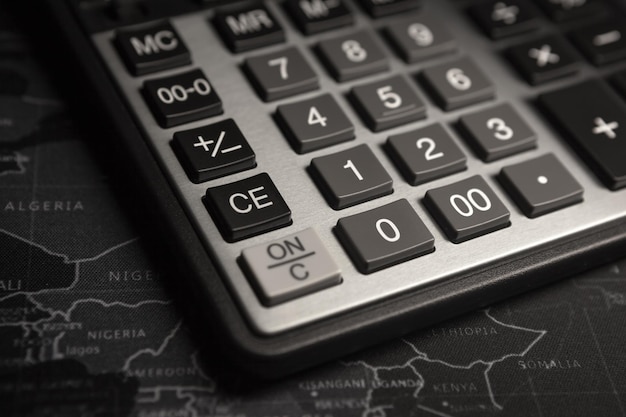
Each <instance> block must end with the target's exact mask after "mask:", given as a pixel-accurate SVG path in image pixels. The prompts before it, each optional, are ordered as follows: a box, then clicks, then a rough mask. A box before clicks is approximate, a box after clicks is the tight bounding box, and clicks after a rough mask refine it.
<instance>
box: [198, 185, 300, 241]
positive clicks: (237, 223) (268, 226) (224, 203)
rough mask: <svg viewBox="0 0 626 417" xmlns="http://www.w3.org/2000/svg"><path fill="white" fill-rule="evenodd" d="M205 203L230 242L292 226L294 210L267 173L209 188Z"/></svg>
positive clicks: (223, 234)
mask: <svg viewBox="0 0 626 417" xmlns="http://www.w3.org/2000/svg"><path fill="white" fill-rule="evenodd" d="M204 203H205V205H206V207H207V209H208V211H209V213H210V214H211V217H213V220H214V221H215V224H216V225H217V227H218V228H219V229H220V232H221V233H222V236H223V237H224V239H225V240H226V241H228V242H235V241H238V240H241V239H245V238H247V237H250V236H254V235H258V234H261V233H265V232H268V231H270V230H274V229H278V228H280V227H284V226H288V225H290V224H291V210H289V207H287V203H285V200H283V198H282V197H281V195H280V193H279V192H278V190H277V189H276V186H275V185H274V183H273V182H272V180H271V179H270V176H269V175H267V174H266V173H261V174H258V175H255V176H253V177H250V178H246V179H243V180H240V181H236V182H232V183H230V184H226V185H220V186H217V187H212V188H209V189H207V190H206V195H205V198H204Z"/></svg>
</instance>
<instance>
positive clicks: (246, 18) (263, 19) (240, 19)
mask: <svg viewBox="0 0 626 417" xmlns="http://www.w3.org/2000/svg"><path fill="white" fill-rule="evenodd" d="M226 23H227V24H228V26H229V27H230V30H231V31H232V32H233V33H234V34H235V36H241V35H249V34H250V33H255V32H260V31H261V30H263V27H266V28H268V29H269V28H271V27H273V26H274V22H273V21H272V19H271V18H270V17H269V16H268V15H267V13H266V12H265V10H262V9H257V10H250V11H249V12H246V13H241V14H239V15H238V16H237V17H235V16H228V17H226Z"/></svg>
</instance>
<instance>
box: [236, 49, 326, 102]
mask: <svg viewBox="0 0 626 417" xmlns="http://www.w3.org/2000/svg"><path fill="white" fill-rule="evenodd" d="M245 68H246V71H247V73H248V75H249V77H250V81H251V82H252V84H253V85H254V86H255V88H256V90H257V91H258V93H259V95H260V96H261V98H262V99H263V100H265V101H272V100H277V99H280V98H284V97H289V96H292V95H295V94H300V93H304V92H306V91H311V90H315V89H317V88H319V84H318V80H317V75H315V73H314V72H313V70H312V69H311V67H310V65H309V64H308V62H307V61H306V60H305V59H304V57H303V56H302V54H301V53H300V52H299V51H298V50H297V49H296V48H294V47H289V48H287V49H284V50H282V51H278V52H273V53H271V54H267V55H263V56H257V57H252V58H248V59H247V60H246V63H245Z"/></svg>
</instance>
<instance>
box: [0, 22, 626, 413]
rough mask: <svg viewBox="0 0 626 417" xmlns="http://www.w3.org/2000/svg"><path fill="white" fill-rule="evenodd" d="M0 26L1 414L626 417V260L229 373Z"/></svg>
mask: <svg viewBox="0 0 626 417" xmlns="http://www.w3.org/2000/svg"><path fill="white" fill-rule="evenodd" d="M3 19H4V20H3ZM0 22H2V23H3V24H2V25H0V26H1V27H3V28H5V29H3V30H2V31H0V335H1V337H0V415H2V416H138V417H169V416H189V417H191V416H199V417H200V416H207V417H208V416H216V417H217V416H219V417H257V416H258V417H287V416H289V417H291V416H293V417H331V416H355V417H357V416H358V417H392V416H398V417H407V416H489V415H503V416H504V415H506V416H588V415H599V416H624V415H626V353H625V352H626V332H625V331H624V329H626V259H625V260H622V261H620V262H617V263H615V264H612V265H607V266H605V267H602V268H599V269H597V270H595V271H591V272H589V273H587V274H584V275H580V276H577V277H575V278H572V279H569V280H565V281H562V282H560V283H557V284H554V285H551V286H548V287H545V288H543V289H540V290H537V291H534V292H532V293H530V294H527V295H524V296H521V297H517V298H515V299H511V300H508V301H506V302H504V303H500V304H498V305H494V306H492V307H491V308H489V309H487V310H481V311H476V312H474V313H471V314H469V315H465V316H462V317H460V318H458V319H456V320H453V321H449V322H445V323H441V324H439V325H437V326H435V327H432V328H429V329H426V330H423V331H420V332H416V333H414V334H412V335H410V336H407V337H405V338H403V339H399V340H396V341H393V342H391V343H387V344H385V345H382V346H378V347H376V348H372V349H370V350H367V351H364V352H360V353H358V354H355V355H352V356H350V357H345V358H342V359H341V360H338V361H336V362H333V363H329V364H327V365H324V366H321V367H318V368H316V369H313V370H310V371H306V372H302V373H300V374H297V375H295V376H293V377H290V378H287V379H284V380H281V381H274V382H267V381H266V382H261V381H254V380H248V379H246V378H244V377H240V376H238V375H237V374H236V373H233V372H230V371H229V369H230V366H231V365H229V364H228V363H227V362H225V361H224V360H223V358H221V357H220V355H219V354H218V353H216V352H214V351H213V349H212V346H211V340H210V337H216V336H209V340H208V341H207V340H204V339H203V338H200V337H198V334H197V332H194V330H193V329H194V328H193V326H191V325H189V324H188V323H187V321H186V320H185V319H184V318H183V315H182V314H181V312H180V300H179V299H178V298H177V297H174V296H173V295H172V292H171V291H170V289H169V288H170V287H171V282H172V281H173V280H175V278H176V277H171V276H168V275H167V274H166V273H165V272H163V271H164V270H163V269H162V268H160V267H159V266H158V265H159V263H158V262H157V261H156V260H155V259H154V257H153V255H152V254H151V252H150V251H149V250H148V245H147V243H146V241H145V238H144V237H142V235H141V233H140V231H139V228H137V227H136V225H135V224H134V223H133V221H132V216H130V215H129V214H128V210H127V209H126V206H127V205H128V204H129V202H126V201H122V200H121V199H120V197H119V194H118V193H117V192H116V184H115V183H113V182H112V181H111V176H110V175H109V173H110V172H111V170H112V169H116V168H115V166H112V165H111V164H114V162H111V161H106V160H102V159H101V158H100V159H99V158H98V155H97V152H96V151H94V148H93V147H92V146H91V145H90V143H89V140H88V138H87V137H86V136H87V135H86V134H85V132H84V131H82V130H80V129H78V128H77V126H76V123H74V121H73V120H72V118H71V117H70V116H69V111H68V109H67V107H66V105H65V103H64V101H63V99H62V96H61V95H60V94H59V93H58V91H57V90H56V89H55V88H54V85H55V84H54V80H51V79H49V78H48V74H47V72H46V71H44V69H42V67H41V64H39V63H38V62H37V61H36V60H35V59H34V58H33V52H32V51H31V50H30V48H29V46H28V44H27V42H26V41H25V40H24V39H23V37H22V36H21V35H20V33H19V31H18V30H17V29H15V28H14V27H11V25H10V22H9V21H8V20H7V18H6V16H4V15H0Z"/></svg>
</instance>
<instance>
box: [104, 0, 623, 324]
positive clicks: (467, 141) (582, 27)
mask: <svg viewBox="0 0 626 417" xmlns="http://www.w3.org/2000/svg"><path fill="white" fill-rule="evenodd" d="M556 3H558V2H556ZM556 3H555V4H556ZM590 3H595V2H590ZM242 4H244V8H242V7H241V5H242ZM422 4H423V6H424V7H423V8H421V6H422ZM533 4H539V5H541V1H540V0H534V1H532V2H522V1H517V0H509V1H507V0H504V1H497V2H496V1H482V2H481V1H466V2H454V1H443V0H442V1H439V0H434V1H428V2H427V1H423V2H422V1H415V0H400V1H388V0H385V1H384V2H381V1H369V0H367V1H366V0H363V1H359V0H332V1H331V0H319V1H318V0H315V1H313V0H311V1H308V0H303V1H295V0H294V1H291V0H286V1H282V2H274V1H260V2H246V3H244V2H241V3H236V4H228V5H224V7H219V8H211V7H207V8H204V9H203V10H202V11H198V12H195V13H189V14H185V15H181V16H173V17H171V19H169V20H160V21H158V22H155V23H151V24H147V25H141V26H139V25H138V26H129V27H128V28H120V29H118V30H115V31H113V30H111V31H106V32H103V33H98V34H96V35H94V40H95V41H96V44H97V46H98V48H99V49H100V50H101V51H102V52H103V58H104V59H103V62H105V64H106V65H108V66H109V68H111V69H112V72H113V75H114V76H115V77H116V78H117V79H118V81H119V86H120V90H121V91H123V93H124V94H125V95H126V96H127V98H128V101H129V108H132V109H133V110H134V112H135V116H136V119H137V121H138V124H139V125H140V126H141V129H142V130H143V131H144V132H145V133H146V136H147V139H148V143H149V146H150V147H151V149H152V150H153V151H154V152H155V154H156V155H157V158H156V159H157V160H158V161H159V162H160V163H161V164H162V167H163V169H164V172H166V175H167V176H168V178H169V179H170V180H171V181H172V184H173V185H174V187H175V188H177V191H176V192H177V193H178V197H179V200H180V201H181V202H182V205H183V207H184V209H185V210H186V212H187V213H188V214H189V217H190V219H191V221H192V222H193V223H194V224H195V225H196V226H197V231H198V235H199V236H200V239H201V240H202V242H203V243H204V244H205V245H206V246H207V248H208V251H209V252H211V253H212V254H213V255H214V258H215V261H216V263H217V264H218V267H219V269H220V270H222V271H223V276H224V278H225V280H226V281H228V284H229V288H230V289H231V290H232V294H233V296H234V298H236V299H237V302H238V303H239V304H240V306H241V307H242V312H243V313H244V314H245V315H246V316H247V317H248V319H249V321H250V322H251V323H252V326H253V327H254V329H255V331H258V332H259V334H265V335H272V334H276V333H280V332H284V331H287V330H289V329H293V328H297V327H299V326H303V325H307V324H309V323H312V322H315V321H317V320H320V319H323V318H325V317H329V316H331V315H339V314H341V313H342V312H344V311H346V310H347V309H353V308H358V307H360V306H363V305H365V304H375V303H376V302H377V301H378V300H380V298H382V297H389V298H391V297H393V296H395V295H397V294H399V293H402V292H411V291H415V290H416V289H417V288H419V287H421V286H425V285H430V284H434V285H437V284H439V283H442V282H444V281H445V280H446V279H448V278H449V277H454V276H456V275H457V274H458V273H459V272H463V271H465V270H466V269H467V267H468V265H467V262H468V259H471V262H473V263H472V265H473V266H476V267H481V266H483V265H486V264H490V263H497V262H499V261H500V260H502V259H503V258H504V257H507V256H510V255H511V254H515V253H517V252H518V251H519V247H520V245H523V246H525V247H528V248H534V247H537V246H538V245H541V244H545V243H550V242H551V241H553V240H554V239H553V238H554V236H568V234H570V233H571V231H572V230H574V229H577V230H580V229H581V228H582V229H588V228H590V227H593V226H594V225H597V224H601V222H603V221H605V219H606V218H609V217H610V216H613V217H614V216H615V213H616V212H619V211H620V210H621V212H620V213H622V214H618V215H620V216H621V215H623V213H624V212H623V210H624V209H623V207H625V206H626V205H625V204H624V200H623V194H619V193H623V190H622V189H623V188H624V187H625V186H626V180H625V179H624V178H626V176H625V173H624V172H623V170H622V169H621V167H622V165H623V164H621V162H619V157H618V156H617V155H623V154H624V152H623V149H622V148H623V146H622V145H623V141H622V140H621V136H620V135H621V133H620V132H621V129H622V128H623V127H624V126H626V120H624V118H623V117H622V116H623V113H624V111H623V108H624V106H626V104H624V99H625V98H626V87H623V91H621V90H620V85H625V86H626V82H622V79H624V77H623V73H624V71H626V67H624V59H622V58H620V55H619V53H614V52H613V50H612V49H611V50H609V49H610V48H609V46H610V47H611V48H615V49H616V50H617V51H619V50H620V45H621V43H620V41H618V40H615V39H616V35H615V33H614V32H619V33H620V34H621V27H614V26H602V24H604V23H607V22H609V21H606V20H601V19H595V20H594V19H588V18H586V17H584V16H581V15H576V14H570V15H569V16H566V20H568V23H567V25H566V26H564V27H563V28H561V25H560V24H555V23H552V22H551V19H552V18H553V17H554V18H555V19H557V20H558V19H560V17H555V16H552V15H551V14H550V13H546V10H547V9H546V8H544V5H541V6H542V7H541V8H540V9H537V10H535V8H534V7H533V6H532V5H533ZM246 5H251V6H246ZM359 6H361V7H359ZM474 6H476V7H474ZM479 6H481V7H483V18H484V19H483V21H482V23H481V20H480V18H479V17H478V15H477V12H475V10H478V9H479ZM296 9H299V11H300V12H302V13H304V14H301V15H300V17H297V13H296ZM485 10H486V11H487V12H489V13H486V12H485ZM590 10H592V9H590ZM364 11H366V12H365V13H364ZM370 13H371V14H370ZM592 15H593V13H592ZM303 16H304V17H305V19H302V17H303ZM371 16H375V17H376V19H373V18H372V17H371ZM594 16H596V17H598V15H594ZM379 17H380V19H378V18H379ZM485 22H487V23H488V24H485ZM605 28H606V29H605ZM296 29H297V30H296ZM544 29H547V30H544ZM592 29H593V30H592ZM140 30H144V31H146V32H145V33H143V32H142V33H140V32H139V31H140ZM565 30H567V31H565ZM586 30H588V31H594V32H597V34H595V35H594V37H593V38H589V36H591V35H589V33H590V32H589V33H587V32H586ZM481 31H483V32H485V33H487V36H488V37H489V38H491V39H486V37H485V36H484V34H483V33H481ZM169 32H171V33H172V34H175V36H174V35H169V34H168V33H169ZM158 33H162V34H161V35H158V36H160V41H159V42H157V34H158ZM317 34H319V36H318V35H317ZM128 35H133V36H134V37H135V38H136V39H139V40H141V41H142V43H141V45H139V44H137V42H136V41H133V42H135V44H137V45H139V46H141V48H140V49H139V50H141V51H144V52H145V53H144V56H143V57H144V58H146V59H147V58H148V55H150V59H151V60H154V62H157V61H158V60H157V56H160V57H162V58H167V57H166V53H165V51H166V50H167V48H168V47H169V46H167V43H168V42H170V44H174V43H175V44H176V48H179V47H180V48H181V49H180V51H184V49H183V47H184V48H185V49H186V51H187V52H188V56H187V57H186V58H185V59H181V58H176V59H173V58H172V60H171V61H170V64H171V65H172V66H171V67H167V68H166V67H165V66H163V67H158V66H157V67H155V68H159V69H158V70H156V69H155V70H154V71H161V70H163V71H165V70H166V69H167V72H162V73H159V74H154V73H153V75H150V76H148V77H143V76H142V75H141V74H142V73H141V71H143V70H138V71H136V70H134V69H133V67H132V65H129V64H128V61H129V59H128V57H127V56H124V52H122V50H121V48H120V46H119V45H118V44H119V42H120V40H121V39H122V38H123V37H124V36H128ZM546 35H549V36H546ZM564 35H566V36H567V37H565V36H564ZM583 35H584V36H586V37H587V40H589V39H591V42H592V43H593V42H594V39H596V38H597V37H598V36H600V38H599V40H597V39H596V41H595V43H598V42H600V43H602V44H603V45H599V46H598V45H596V46H597V48H596V51H594V52H590V51H587V50H586V49H585V46H583V42H582V41H581V40H580V39H579V37H580V36H583ZM504 38H506V39H504ZM174 39H176V42H174ZM620 39H621V38H620ZM553 41H554V42H553ZM127 42H128V41H127ZM538 43H540V44H538ZM544 44H547V45H548V46H549V50H547V49H544V48H543V45H544ZM130 45H131V46H132V43H131V44H130ZM573 46H576V49H578V50H579V51H580V52H581V53H582V55H584V56H585V57H586V58H587V59H588V60H589V61H590V62H591V63H592V64H594V65H603V68H602V69H601V70H602V76H603V78H605V79H607V80H610V82H611V83H612V86H614V87H616V89H617V90H618V91H621V92H622V93H624V94H623V95H618V94H616V93H615V92H614V91H611V90H610V89H609V87H608V85H605V86H604V87H601V88H599V89H598V88H596V87H585V88H582V87H581V86H585V85H586V84H585V83H582V81H583V79H586V78H594V75H593V74H594V71H596V72H597V70H596V69H594V68H593V67H592V66H591V65H590V64H589V63H588V62H586V61H585V60H582V59H581V57H579V55H578V53H577V51H576V49H575V48H573ZM132 47H133V48H134V46H132ZM603 47H606V48H603ZM176 48H174V47H172V50H176ZM532 48H534V49H536V50H537V51H535V52H532V53H531V50H532ZM148 50H150V54H148V53H147V51H148ZM516 50H519V51H522V52H520V55H519V56H520V57H522V58H523V59H521V58H520V59H518V60H516V59H515V58H514V56H515V53H514V52H515V51H516ZM136 51H137V49H135V52H136ZM551 54H552V55H551ZM554 54H556V55H558V58H555V57H554V56H553V55H554ZM184 55H185V54H184V53H181V54H180V56H184ZM531 55H533V56H531ZM505 57H506V58H508V60H507V59H503V58H505ZM168 59H169V58H168ZM524 59H525V60H526V63H522V62H523V60H524ZM166 60H167V59H166ZM608 62H611V64H608ZM172 63H175V65H174V64H172ZM151 65H152V64H151ZM192 65H193V66H192ZM525 65H526V69H525V67H524V66H525ZM544 67H545V68H544ZM555 67H558V68H555ZM149 71H152V70H149ZM518 73H521V74H524V75H523V78H524V79H520V77H519V76H518ZM590 74H591V75H590ZM596 75H597V74H596ZM595 78H598V76H596V77H595ZM557 79H558V80H559V81H558V82H555V87H554V88H552V87H551V86H550V85H547V86H546V87H545V88H544V87H539V88H538V89H537V88H535V87H533V85H534V84H535V83H537V84H539V83H543V82H546V83H548V82H550V81H553V80H557ZM529 84H531V85H529ZM602 84H604V83H602ZM216 90H217V91H219V94H220V96H219V97H218V95H217V93H216ZM220 97H221V98H220ZM572 97H578V98H572ZM583 97H585V98H586V99H584V98H583ZM536 99H538V100H536ZM491 100H493V102H490V101H491ZM222 101H223V104H222ZM537 101H538V102H539V103H540V104H541V106H536V102H537ZM591 101H593V102H594V103H596V104H597V103H604V102H606V106H605V105H603V104H601V105H595V106H594V107H593V108H589V107H588V106H587V107H585V105H584V104H585V103H586V102H591ZM437 107H439V108H437ZM537 110H539V111H537ZM609 110H610V111H609ZM541 113H546V114H547V115H548V118H547V119H546V120H544V119H543V118H542V117H541ZM591 113H593V114H591ZM595 113H598V114H595ZM552 123H554V124H555V125H556V127H557V129H551V127H552V126H551V124H552ZM589 123H591V125H589ZM174 126H180V127H177V128H175V129H172V128H171V127H174ZM596 132H597V133H596ZM561 135H562V136H563V137H564V138H565V140H561V138H560V137H559V136H561ZM611 136H614V138H611ZM348 141H353V142H348ZM583 141H586V142H585V143H586V144H582V143H583ZM346 142H348V143H346ZM578 142H581V144H579V143H578ZM570 145H571V147H572V148H573V149H575V150H576V151H577V152H578V153H579V154H581V156H582V158H583V159H584V161H585V162H587V163H588V164H589V167H591V169H592V170H593V171H594V172H596V173H597V174H598V175H599V178H600V179H601V180H602V181H603V182H604V183H605V184H606V186H604V185H602V184H600V183H599V181H597V179H596V178H595V177H594V176H593V175H592V174H590V173H589V172H588V171H589V170H588V169H587V167H586V166H584V165H581V164H580V163H579V161H578V160H577V159H576V158H577V157H576V155H575V154H574V153H573V152H570V150H569V149H568V148H569V147H570ZM586 147H589V149H586ZM609 149H610V150H609ZM470 150H472V151H473V152H470ZM615 158H617V159H615ZM616 160H617V161H618V162H619V163H618V162H615V161H616ZM620 164H621V165H620ZM607 187H608V188H609V189H610V190H612V191H609V190H607V189H606V188H607ZM583 195H584V197H585V198H584V200H585V201H584V202H582V196H583ZM620 196H621V200H620ZM620 207H622V208H621V209H620ZM555 210H558V211H557V213H566V215H563V216H561V217H559V221H558V222H554V221H553V218H554V217H553V216H551V215H548V213H550V212H552V211H555ZM555 215H556V216H558V214H555ZM292 223H293V225H292ZM508 226H510V227H508ZM492 232H493V233H492ZM474 238H475V239H474ZM551 239H552V240H551ZM468 240H471V242H466V241H468ZM461 242H463V243H461ZM457 243H460V244H457ZM435 245H436V246H437V250H436V251H435V250H434V248H435ZM270 248H271V249H270ZM281 248H282V249H284V251H283V252H280V250H281ZM270 252H271V253H270ZM312 252H315V255H310V256H309V253H312ZM325 252H326V253H325ZM327 254H330V258H328V257H326V255H327ZM305 255H306V257H304V258H300V256H305ZM279 258H280V259H279ZM413 258H417V259H413ZM270 261H271V262H270ZM326 267H327V268H326ZM387 268H388V269H387ZM379 270H380V271H379ZM377 271H379V272H377ZM416 271H419V274H416V273H415V272H416ZM363 274H372V275H371V276H370V277H363Z"/></svg>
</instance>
